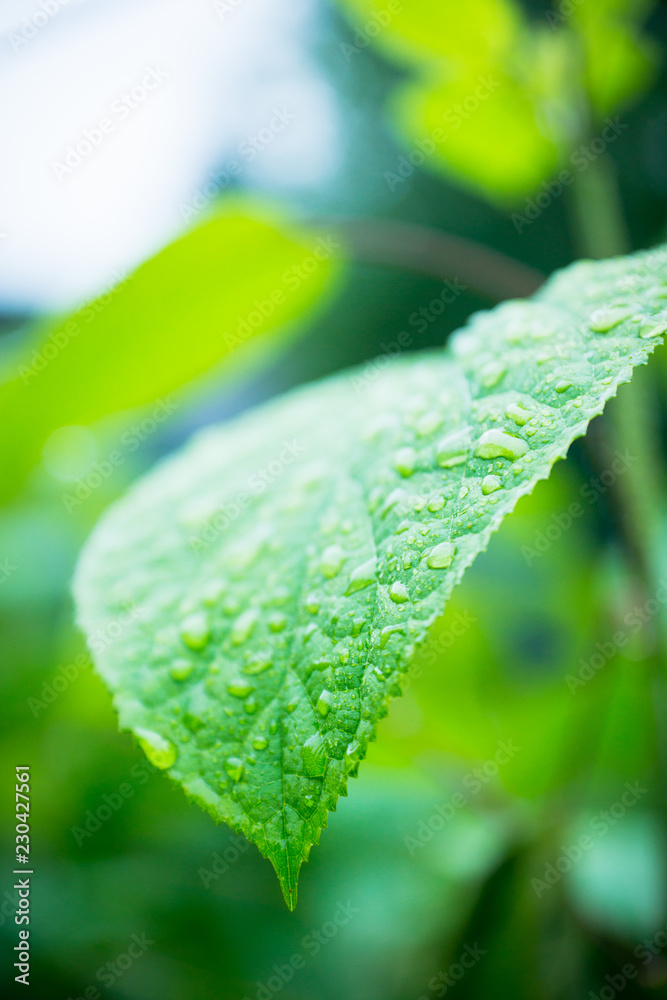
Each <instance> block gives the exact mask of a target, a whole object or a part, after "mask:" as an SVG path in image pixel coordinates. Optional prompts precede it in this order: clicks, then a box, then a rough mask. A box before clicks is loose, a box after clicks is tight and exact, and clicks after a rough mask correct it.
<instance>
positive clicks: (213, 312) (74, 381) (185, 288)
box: [0, 201, 336, 500]
mask: <svg viewBox="0 0 667 1000" xmlns="http://www.w3.org/2000/svg"><path fill="white" fill-rule="evenodd" d="M262 215H263V218H262V219H260V218H258V217H257V209H256V208H254V209H253V207H252V206H251V205H250V204H249V203H248V204H244V203H243V202H234V201H232V202H230V203H229V205H228V207H227V208H226V209H224V210H222V211H221V212H220V213H218V214H217V215H215V216H214V217H213V218H210V219H208V220H207V221H206V222H204V223H203V224H202V225H200V226H198V227H197V228H195V229H193V230H192V231H191V232H189V233H188V234H187V235H186V236H184V237H182V238H181V239H179V240H177V241H176V242H175V243H172V244H171V245H170V246H168V247H167V248H166V249H164V250H162V251H161V252H160V253H159V254H157V256H155V257H153V258H152V259H151V260H149V261H147V262H146V263H145V264H142V265H141V266H140V267H139V268H138V269H137V271H136V272H135V273H134V274H133V275H131V276H130V277H129V278H128V279H127V280H126V281H124V282H122V283H121V284H120V285H118V286H117V287H116V288H114V289H112V290H111V291H110V292H109V293H107V294H106V295H103V296H101V297H99V298H97V299H96V300H95V301H94V302H92V303H89V304H87V305H86V306H84V307H82V308H81V309H80V310H79V311H78V312H76V313H75V314H74V315H73V316H71V317H69V318H67V319H61V320H58V321H57V322H55V323H51V324H45V323H43V324H41V325H40V327H39V328H38V329H37V330H36V331H35V332H34V335H33V336H32V338H31V340H30V342H28V343H27V344H26V345H25V346H24V347H23V349H22V351H21V352H20V353H17V354H12V355H11V357H10V356H7V357H5V358H4V359H3V360H4V365H3V368H4V370H3V373H2V374H3V376H4V380H3V381H2V382H1V383H0V426H2V427H3V429H4V432H3V433H0V468H2V472H3V474H2V477H0V500H6V499H8V498H10V497H11V496H12V495H13V494H14V493H15V492H16V491H17V490H18V489H19V488H20V487H21V485H22V484H23V482H24V481H25V479H26V477H27V476H28V475H29V473H30V470H31V468H32V467H33V466H34V465H35V463H36V462H37V461H38V460H39V458H40V454H41V451H42V448H43V446H44V443H45V441H46V440H47V438H48V437H49V435H50V434H51V433H52V432H53V431H54V430H56V429H58V428H59V427H62V426H65V425H78V424H83V425H87V424H90V423H92V422H93V421H95V420H98V419H100V418H101V417H104V416H106V415H107V414H111V413H118V412H120V411H123V410H129V409H131V408H135V407H140V406H144V405H146V404H148V403H154V402H155V401H156V400H157V399H158V398H159V397H161V396H164V395H167V394H168V393H170V392H173V391H174V390H176V389H178V388H180V387H181V386H183V385H186V384H187V383H188V382H190V381H191V380H192V379H195V378H196V377H197V376H200V375H202V374H204V373H206V372H207V371H209V370H210V369H211V368H212V367H213V366H214V365H216V364H218V363H219V362H221V361H223V360H225V359H227V360H228V361H229V360H230V359H231V358H232V356H234V358H236V357H240V356H242V355H243V356H244V357H246V356H247V355H248V354H249V352H250V350H251V349H255V350H256V346H255V345H256V344H258V343H262V344H265V343H266V341H268V340H269V339H271V338H272V339H275V337H276V334H277V333H278V332H282V331H283V330H284V329H285V327H286V324H288V323H289V322H290V321H294V320H295V319H297V318H298V317H300V316H301V315H303V313H305V312H306V311H307V310H308V309H310V308H312V307H313V305H314V304H315V303H317V302H318V300H319V299H320V298H321V296H322V295H323V293H324V292H325V291H326V290H328V288H329V287H330V284H331V279H332V275H333V273H334V271H335V270H336V262H335V261H334V259H333V257H334V253H335V250H336V247H335V246H334V245H332V244H331V242H330V241H329V242H327V239H326V238H323V239H320V241H319V243H318V242H317V240H314V239H313V238H312V237H310V236H306V235H304V234H303V233H299V232H298V231H297V232H294V231H293V227H291V226H290V227H288V226H286V225H285V223H284V221H283V220H279V219H272V218H271V216H269V218H268V220H267V219H266V212H264V213H262ZM313 251H316V256H313ZM15 428H20V433H16V431H15V430H14V429H15Z"/></svg>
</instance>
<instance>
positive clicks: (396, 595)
mask: <svg viewBox="0 0 667 1000" xmlns="http://www.w3.org/2000/svg"><path fill="white" fill-rule="evenodd" d="M389 596H390V597H391V599H392V601H393V602H394V604H405V603H406V602H407V601H409V600H410V595H409V594H408V590H407V587H406V586H405V584H404V583H401V582H400V580H395V581H394V583H392V585H391V587H390V589H389Z"/></svg>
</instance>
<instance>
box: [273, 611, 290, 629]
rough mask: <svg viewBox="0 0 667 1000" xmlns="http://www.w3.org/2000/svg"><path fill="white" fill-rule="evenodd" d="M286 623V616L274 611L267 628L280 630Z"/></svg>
mask: <svg viewBox="0 0 667 1000" xmlns="http://www.w3.org/2000/svg"><path fill="white" fill-rule="evenodd" d="M286 625H287V618H286V617H285V615H283V614H279V613H276V614H275V615H271V616H270V618H269V628H270V629H271V631H272V632H282V630H283V629H284V628H285V626H286Z"/></svg>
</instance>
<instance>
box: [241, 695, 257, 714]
mask: <svg viewBox="0 0 667 1000" xmlns="http://www.w3.org/2000/svg"><path fill="white" fill-rule="evenodd" d="M258 708H259V705H258V704H257V701H256V699H255V698H247V699H246V701H244V702H243V709H244V711H245V712H247V713H248V715H254V714H255V712H256V711H257V709H258Z"/></svg>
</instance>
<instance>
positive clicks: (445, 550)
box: [426, 542, 456, 569]
mask: <svg viewBox="0 0 667 1000" xmlns="http://www.w3.org/2000/svg"><path fill="white" fill-rule="evenodd" d="M455 553H456V549H455V548H454V546H453V545H452V543H451V542H440V544H439V545H436V546H435V548H433V549H431V551H430V553H429V554H428V556H427V558H426V565H427V566H428V568H429V569H447V567H448V566H450V565H451V562H452V559H453V558H454V555H455Z"/></svg>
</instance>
